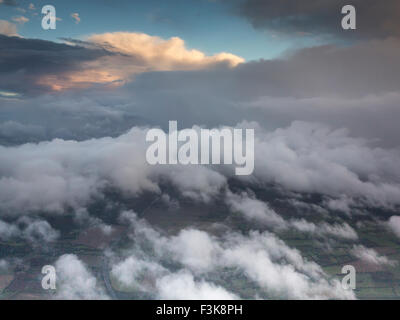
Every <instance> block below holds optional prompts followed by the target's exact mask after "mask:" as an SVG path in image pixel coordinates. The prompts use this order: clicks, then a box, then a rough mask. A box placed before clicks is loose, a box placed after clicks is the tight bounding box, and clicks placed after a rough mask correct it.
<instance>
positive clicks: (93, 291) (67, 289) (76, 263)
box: [55, 254, 109, 300]
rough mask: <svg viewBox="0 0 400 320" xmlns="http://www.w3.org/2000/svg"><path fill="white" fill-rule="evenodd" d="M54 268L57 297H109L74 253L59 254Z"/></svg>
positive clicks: (94, 298)
mask: <svg viewBox="0 0 400 320" xmlns="http://www.w3.org/2000/svg"><path fill="white" fill-rule="evenodd" d="M55 268H56V272H57V296H56V298H57V299H66V300H77V299H82V300H99V299H101V300H104V299H109V297H108V296H107V295H106V294H105V292H104V291H103V289H102V288H101V287H100V286H99V284H98V283H97V279H96V278H95V277H94V276H93V275H92V274H91V272H90V271H89V269H88V267H87V266H86V265H85V264H84V263H83V262H82V261H80V260H79V259H78V257H77V256H76V255H73V254H65V255H63V256H61V257H60V258H58V260H57V261H56V263H55Z"/></svg>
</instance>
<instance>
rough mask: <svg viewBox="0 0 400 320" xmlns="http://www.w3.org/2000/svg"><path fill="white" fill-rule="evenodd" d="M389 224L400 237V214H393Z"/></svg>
mask: <svg viewBox="0 0 400 320" xmlns="http://www.w3.org/2000/svg"><path fill="white" fill-rule="evenodd" d="M387 225H388V227H389V229H390V230H392V231H393V233H394V234H395V235H396V236H398V237H399V238H400V216H391V217H390V219H389V221H388V222H387Z"/></svg>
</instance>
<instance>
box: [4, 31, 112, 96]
mask: <svg viewBox="0 0 400 320" xmlns="http://www.w3.org/2000/svg"><path fill="white" fill-rule="evenodd" d="M0 48H2V49H1V51H0V89H2V90H10V91H15V92H21V93H26V92H29V93H34V92H40V91H45V90H47V88H46V87H44V86H42V85H40V84H39V83H38V80H40V78H41V77H42V76H46V75H62V73H64V72H71V71H74V70H80V68H81V64H82V63H84V62H89V61H93V60H96V59H98V58H99V57H102V56H106V55H112V53H109V52H107V51H105V50H103V49H90V48H84V47H81V46H71V45H67V44H61V43H55V42H51V41H45V40H37V39H24V38H19V37H7V36H4V35H0Z"/></svg>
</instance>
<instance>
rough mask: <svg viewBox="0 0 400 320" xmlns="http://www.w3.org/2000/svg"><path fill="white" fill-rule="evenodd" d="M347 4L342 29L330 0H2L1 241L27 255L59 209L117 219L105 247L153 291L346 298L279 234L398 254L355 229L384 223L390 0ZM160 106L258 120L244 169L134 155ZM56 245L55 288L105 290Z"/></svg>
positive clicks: (75, 292)
mask: <svg viewBox="0 0 400 320" xmlns="http://www.w3.org/2000/svg"><path fill="white" fill-rule="evenodd" d="M352 3H353V5H354V7H355V9H356V13H357V15H356V16H357V28H356V29H355V30H344V29H343V28H342V27H341V21H342V18H343V14H342V13H341V8H342V7H343V5H345V4H347V1H345V0H324V1H320V0H302V1H298V0H279V1H275V0H235V1H224V0H215V1H206V0H197V1H194V0H186V1H183V0H179V1H178V0H170V1H165V0H164V1H127V0H126V1H125V0H119V1H117V0H114V1H106V0H97V1H62V0H52V1H46V2H44V1H43V2H42V1H23V0H0V239H1V240H2V241H14V240H15V241H21V242H22V243H24V244H26V245H27V246H29V247H30V248H33V249H32V250H33V252H34V253H35V254H36V253H37V254H41V255H42V256H43V255H44V254H45V250H46V249H47V246H51V245H53V244H55V243H57V241H58V240H67V241H69V240H68V239H69V238H68V237H67V238H63V237H65V234H63V229H62V228H60V224H57V223H55V221H57V219H63V218H69V219H70V225H69V226H68V227H70V229H71V230H76V234H80V233H81V232H84V231H87V230H88V229H90V228H92V227H93V226H96V227H98V228H99V230H100V231H101V232H103V233H104V234H105V235H107V234H110V232H111V231H110V230H114V229H115V230H120V227H121V226H124V227H125V228H126V230H125V231H126V234H127V235H128V237H127V238H129V239H131V240H132V241H130V242H128V243H127V244H126V247H129V250H125V251H123V252H122V251H120V250H118V248H106V249H104V248H102V249H101V250H103V249H104V251H101V254H104V257H107V258H109V259H110V261H109V263H110V269H111V276H113V277H114V280H115V281H119V282H120V283H121V284H122V285H123V286H125V287H127V288H130V289H132V288H136V289H137V288H138V287H139V288H140V289H141V290H143V292H145V293H146V294H149V295H150V296H151V297H152V298H165V299H180V298H187V297H190V298H204V297H209V296H212V297H215V298H221V299H225V298H226V299H231V298H232V299H237V298H251V299H256V298H259V297H262V298H271V297H282V298H287V299H316V298H317V299H319V298H321V299H355V298H357V296H356V294H355V293H353V292H349V291H346V290H344V289H343V288H342V287H341V286H340V283H339V281H338V280H337V279H336V278H332V277H330V276H329V275H327V274H326V273H325V272H324V269H323V266H321V265H319V264H318V263H317V262H316V261H311V260H309V255H303V253H302V251H301V250H300V249H301V248H296V247H295V246H294V245H290V244H288V243H286V242H285V241H284V234H285V232H286V233H296V234H299V235H300V236H301V237H304V238H307V239H309V240H310V241H311V242H312V244H313V245H315V246H316V247H318V248H319V249H321V250H323V251H324V252H325V251H326V252H329V253H332V252H334V251H332V250H334V248H335V247H340V248H341V250H345V254H346V255H348V256H349V257H352V259H355V260H354V261H356V262H359V261H361V260H363V261H364V262H365V261H367V263H369V265H368V266H370V264H372V265H374V268H380V269H379V270H386V269H384V268H391V267H393V266H394V265H396V263H398V262H400V261H398V262H393V261H392V260H391V259H389V257H386V256H385V252H384V251H382V252H377V251H375V249H374V248H373V247H369V246H370V244H369V242H368V241H364V238H363V236H364V235H365V234H366V233H368V232H369V231H368V230H371V229H373V230H378V229H379V230H380V232H381V234H384V236H385V237H386V236H387V237H389V236H390V237H392V238H390V239H391V241H394V242H396V241H400V240H398V239H399V237H400V214H399V212H400V211H399V210H400V161H399V160H400V144H399V136H400V127H399V125H398V119H400V108H399V106H400V19H399V17H400V2H399V1H398V0H386V1H375V0H353V1H352ZM44 4H53V5H54V6H55V8H56V12H57V17H58V18H59V19H58V20H57V28H56V29H55V30H43V29H42V28H41V18H42V15H41V12H40V9H41V7H42V5H44ZM172 120H176V121H177V122H178V129H179V130H182V129H185V128H192V129H194V130H199V129H200V128H210V129H211V128H221V127H227V128H230V129H239V128H240V129H254V131H255V142H254V143H255V155H254V172H253V173H252V175H251V176H245V177H241V176H235V175H234V167H233V166H231V165H227V166H222V165H221V166H212V165H210V166H207V165H204V166H203V165H193V166H192V165H188V166H185V165H176V166H174V165H165V166H152V165H150V164H149V163H148V162H146V159H145V154H146V148H147V144H146V139H145V137H146V132H147V130H148V129H150V128H154V127H157V128H161V129H163V130H167V128H168V122H169V121H172ZM149 198H151V199H159V200H160V203H159V207H158V208H156V209H155V210H149V212H148V213H146V214H147V215H149V217H148V218H146V219H142V217H140V214H139V213H140V212H136V211H137V210H136V209H135V208H134V205H135V204H138V203H144V202H146V201H147V199H149ZM157 201H158V200H157ZM221 208H222V209H221ZM282 208H283V209H282ZM135 210H136V211H135ZM205 217H207V219H206V218H205ZM208 218H210V219H211V218H212V219H211V220H209V219H208ZM163 221H164V222H165V221H167V222H168V221H173V222H174V226H173V227H174V232H173V233H169V231H168V230H163V229H162V228H159V226H160V224H162V222H163ZM210 221H211V222H210ZM160 229H161V230H160ZM100 231H99V232H100ZM74 234H75V233H74ZM396 243H397V242H396ZM38 244H40V245H38ZM149 247H150V248H152V249H151V250H150V251H151V252H149V251H146V250H148V248H149ZM107 249H108V250H107ZM41 250H43V251H41ZM99 250H100V249H99ZM57 254H58V256H57V257H56V259H53V258H51V259H53V261H48V263H51V264H54V265H55V266H56V267H57V269H58V270H59V272H60V279H62V283H61V284H60V290H59V291H58V293H57V294H58V295H57V297H58V298H63V299H74V298H83V299H97V298H106V299H107V298H110V297H109V296H108V294H107V293H106V292H104V286H97V285H96V281H100V280H99V279H97V280H96V277H95V275H93V274H92V273H91V271H90V268H89V267H88V266H87V265H85V263H84V259H82V257H80V256H79V254H78V255H73V254H69V253H68V252H57ZM391 257H392V256H391ZM391 257H390V258H391ZM0 258H1V259H0V269H1V268H3V266H7V265H11V266H13V265H14V264H16V263H17V262H18V261H19V260H18V261H17V259H14V258H13V257H8V256H5V257H3V256H1V257H0ZM49 259H50V258H49ZM249 261H250V262H251V263H249ZM171 266H174V267H173V268H171ZM175 267H176V268H175ZM223 268H228V269H229V270H231V271H232V273H231V274H229V275H228V276H227V278H225V276H222V275H221V273H220V270H221V269H223ZM224 270H225V269H224ZM143 274H151V276H152V277H153V280H154V281H151V283H152V284H154V285H150V286H149V285H148V284H147V285H146V283H141V282H140V277H141V276H142V275H143ZM333 276H335V275H333ZM238 277H242V278H243V279H245V281H247V282H246V283H247V284H248V285H249V286H250V284H255V285H256V288H257V291H256V292H253V293H250V296H249V292H248V290H243V288H237V287H235V285H234V284H235V279H237V278H238ZM84 279H89V280H88V281H83V280H84ZM199 279H201V281H200V280H199ZM277 279H278V280H277ZM142 286H144V287H142ZM245 289H246V288H245Z"/></svg>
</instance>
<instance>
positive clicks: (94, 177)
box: [0, 122, 400, 225]
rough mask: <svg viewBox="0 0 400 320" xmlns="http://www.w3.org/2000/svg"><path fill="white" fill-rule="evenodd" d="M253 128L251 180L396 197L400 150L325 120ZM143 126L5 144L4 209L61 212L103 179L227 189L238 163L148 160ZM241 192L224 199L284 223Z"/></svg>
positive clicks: (0, 170) (376, 198)
mask: <svg viewBox="0 0 400 320" xmlns="http://www.w3.org/2000/svg"><path fill="white" fill-rule="evenodd" d="M254 125H256V124H248V123H247V124H246V123H243V124H240V125H239V127H243V126H250V127H251V126H254ZM256 127H257V128H256V142H255V171H254V174H253V176H252V177H251V178H252V179H253V180H258V181H260V182H263V183H265V182H267V183H274V184H277V185H280V186H282V187H283V188H284V189H286V190H288V191H294V192H310V193H312V192H317V193H320V194H324V195H327V196H329V197H332V198H337V199H340V198H342V197H343V196H344V195H346V197H348V198H349V199H350V200H352V201H353V202H354V201H357V204H358V205H363V204H364V205H366V206H378V207H382V206H387V207H393V206H395V205H398V204H399V199H400V184H399V181H400V166H399V162H398V158H399V154H398V151H396V150H385V149H380V148H372V147H369V146H368V141H366V140H363V139H354V138H351V137H349V135H348V133H347V131H345V130H331V129H330V128H329V127H326V126H324V125H322V124H314V123H305V122H294V123H293V124H292V125H291V126H289V127H287V128H282V129H277V130H275V131H273V132H268V131H264V130H263V129H261V128H260V127H259V126H257V125H256ZM146 132H147V130H146V129H143V128H133V129H131V130H130V131H129V132H127V133H126V134H123V135H121V136H119V137H117V138H101V139H91V140H87V141H82V142H76V141H65V140H61V139H56V140H53V141H51V142H42V143H39V144H25V145H21V146H17V147H0V151H1V152H0V191H1V192H0V208H1V209H2V210H4V211H6V212H8V213H13V214H16V215H21V214H23V212H24V211H38V210H44V211H48V212H63V210H64V209H65V208H66V207H72V208H75V209H77V208H80V207H82V206H85V205H87V204H88V202H89V201H90V200H91V198H92V196H93V195H94V194H99V192H101V190H102V189H103V188H104V187H105V186H111V187H115V188H117V189H119V190H121V191H122V192H124V193H129V194H131V195H134V194H137V193H139V192H142V191H150V192H156V193H159V192H160V188H159V183H160V182H161V181H167V182H169V183H171V184H172V185H174V186H175V187H176V188H177V189H178V190H179V191H180V193H181V194H182V195H183V196H185V197H190V198H192V199H195V200H199V201H210V200H211V199H212V198H213V197H214V196H216V195H218V194H219V193H220V192H221V191H222V190H223V189H224V187H225V186H226V182H227V178H229V177H230V176H231V175H232V174H233V167H229V166H222V165H221V166H213V167H211V166H210V167H204V166H195V165H194V166H183V165H172V166H171V165H160V166H151V165H148V164H147V162H146V160H145V154H146V148H147V144H146V141H145V135H146ZM83 155H84V156H83ZM359 159H363V161H359ZM231 169H232V170H231ZM243 179H245V180H246V179H247V180H248V178H247V177H245V178H243ZM247 180H246V181H247ZM237 197H239V196H238V195H236V196H233V195H231V196H230V197H228V198H227V200H228V202H229V204H230V205H231V206H232V207H233V208H234V209H236V210H238V209H242V211H243V210H244V209H245V210H244V212H245V214H246V215H247V216H248V217H251V218H252V219H263V220H264V221H267V220H268V223H271V224H278V225H279V224H281V223H282V221H281V218H280V217H279V216H277V215H276V214H274V212H273V211H272V210H270V209H269V208H268V207H267V205H266V204H263V203H259V202H257V201H255V200H254V199H251V198H248V197H247V198H243V197H241V198H240V199H236V198H237ZM244 207H246V208H244Z"/></svg>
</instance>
